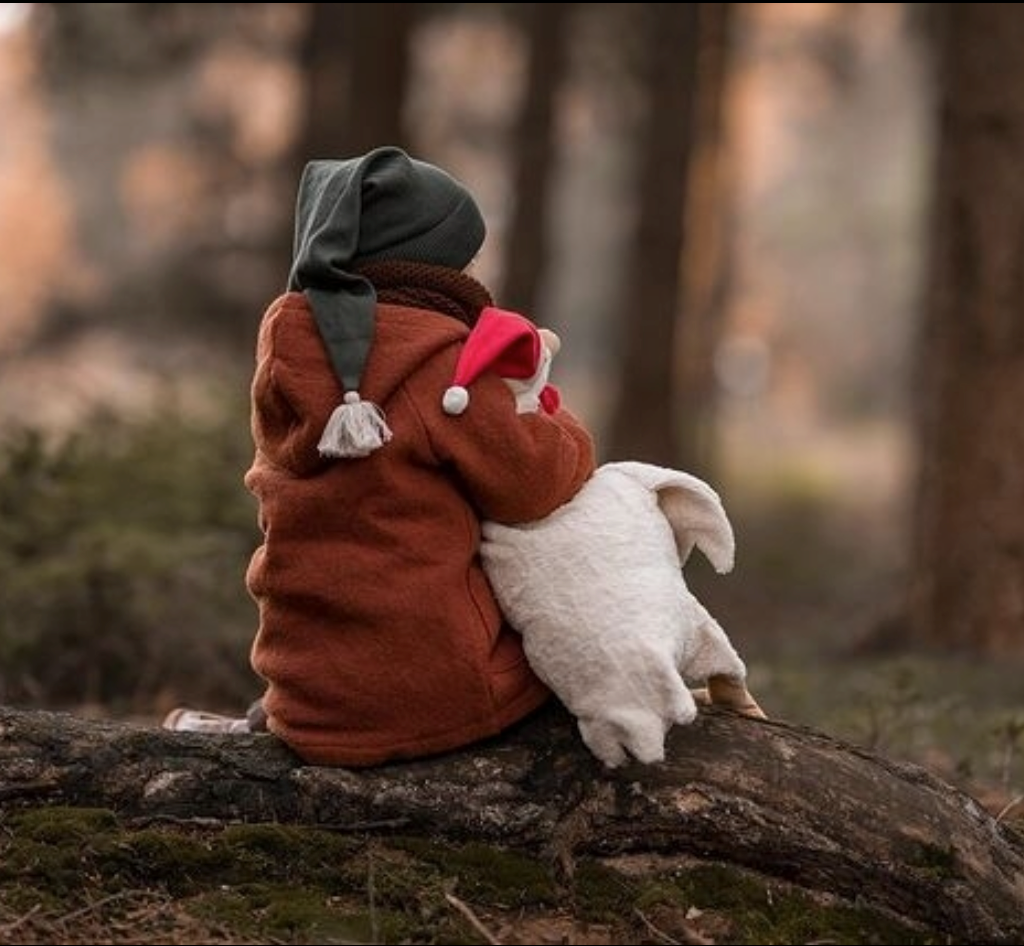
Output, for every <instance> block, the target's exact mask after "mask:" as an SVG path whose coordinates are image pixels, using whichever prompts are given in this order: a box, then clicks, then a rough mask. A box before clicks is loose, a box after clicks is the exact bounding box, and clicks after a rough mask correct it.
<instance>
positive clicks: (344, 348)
mask: <svg viewBox="0 0 1024 946" xmlns="http://www.w3.org/2000/svg"><path fill="white" fill-rule="evenodd" d="M485 234H486V228H485V225H484V220H483V216H482V215H481V213H480V209H479V207H478V206H477V204H476V201H475V200H474V199H473V197H472V195H471V194H470V193H469V191H468V190H466V188H465V187H464V186H463V185H462V184H461V183H459V182H458V181H457V180H456V179H455V178H454V177H452V176H451V175H450V174H448V173H447V172H445V171H443V170H441V169H440V168H438V167H435V166H434V165H432V164H428V163H427V162H425V161H418V160H416V159H415V158H410V157H409V155H407V154H406V153H405V152H404V151H402V150H401V149H400V148H395V147H382V148H377V149H375V150H373V151H371V152H369V153H368V154H366V155H364V156H363V157H360V158H352V159H348V160H340V161H310V162H309V163H308V164H307V165H306V168H305V170H304V171H303V174H302V179H301V181H300V183H299V195H298V205H297V210H296V218H295V257H294V261H293V263H292V268H291V273H290V274H289V277H288V288H289V289H290V290H296V291H302V292H304V293H305V294H306V297H307V299H308V300H309V303H310V306H311V307H312V310H313V315H314V318H315V319H316V324H317V328H318V329H319V332H320V336H321V338H322V339H323V342H324V345H325V347H326V348H327V353H328V355H329V357H330V361H331V364H332V366H333V367H334V371H335V373H336V374H337V376H338V379H339V380H340V381H341V384H342V386H343V388H344V391H345V397H344V402H343V404H342V405H341V406H340V407H339V410H337V411H335V413H334V415H332V418H331V420H330V421H329V422H328V425H327V429H326V430H325V432H324V438H323V439H322V440H321V444H320V450H321V452H322V453H324V454H325V455H327V456H365V455H366V454H367V453H370V452H372V450H374V449H376V448H377V447H379V446H380V445H381V444H382V443H383V442H385V441H386V440H388V439H390V431H388V430H387V425H386V424H385V423H384V419H383V415H382V414H381V412H380V409H379V408H378V407H377V406H376V405H373V404H370V403H369V402H365V401H362V400H361V399H360V396H359V385H360V382H361V380H362V373H363V367H364V365H365V363H366V358H367V355H368V354H369V351H370V346H371V344H372V342H373V332H374V314H375V311H376V303H377V299H376V294H375V293H374V290H373V286H372V285H371V284H370V283H369V282H368V281H367V280H366V279H364V278H363V277H362V276H358V275H356V274H355V273H353V272H352V268H353V266H354V265H356V264H358V263H364V262H370V261H373V260H406V261H410V262H418V263H429V264H431V265H434V266H447V267H449V268H451V269H458V270H462V269H465V268H466V266H468V265H469V263H470V262H472V260H473V258H474V257H475V256H476V255H477V253H478V252H479V251H480V247H481V246H482V245H483V241H484V236H485ZM345 408H351V410H347V411H346V410H344V409H345Z"/></svg>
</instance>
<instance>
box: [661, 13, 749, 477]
mask: <svg viewBox="0 0 1024 946" xmlns="http://www.w3.org/2000/svg"><path fill="white" fill-rule="evenodd" d="M735 15H736V4H734V3H702V4H700V46H699V51H698V58H697V114H696V122H695V140H694V148H693V158H692V170H691V175H690V184H689V199H688V205H689V216H688V219H687V221H686V257H685V278H684V286H683V300H684V301H683V313H684V316H683V319H682V324H681V325H680V329H679V331H680V342H679V346H678V348H679V357H680V359H681V362H680V369H679V383H678V388H677V391H676V394H675V402H676V404H678V405H679V418H678V427H679V460H680V462H681V464H682V466H683V467H684V468H685V469H687V470H690V471H692V472H695V473H698V474H699V475H703V476H705V477H707V478H710V479H714V478H715V470H714V466H715V458H714V440H713V435H714V427H715V407H716V405H717V399H716V385H715V375H714V355H715V349H716V348H717V347H718V342H719V340H720V338H721V334H722V326H723V320H724V316H725V307H726V304H727V301H728V296H729V291H730V281H731V276H732V267H731V255H732V247H733V237H734V229H735V227H734V214H733V212H732V211H733V208H732V191H733V183H734V182H733V167H732V154H731V151H730V147H729V142H728V141H727V140H726V127H725V125H726V120H725V108H726V101H725V99H726V95H727V86H728V79H729V71H730V64H731V55H730V54H731V45H732V26H733V20H734V17H735Z"/></svg>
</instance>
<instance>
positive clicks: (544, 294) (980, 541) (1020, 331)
mask: <svg viewBox="0 0 1024 946" xmlns="http://www.w3.org/2000/svg"><path fill="white" fill-rule="evenodd" d="M1022 48H1024V5H1021V4H996V3H974V4H961V3H947V4H927V3H923V4H922V3H752V4H743V3H674V4H669V3H632V4H628V5H627V4H617V3H593V4H588V3H545V4H540V3H538V4H533V3H516V4H497V3H493V4H492V3H476V4H429V3H426V4H424V3H376V4H361V3H360V4H349V3H341V4H337V3H334V4H326V3H323V4H321V3H311V4H305V3H288V4H285V3H204V4H186V3H90V4H80V3H59V4H56V3H34V4H28V3H3V4H0V701H3V702H6V703H10V704H19V705H31V706H38V707H43V708H56V707H60V708H73V709H75V710H76V711H81V712H96V713H102V714H107V715H123V716H128V715H131V716H133V717H141V718H152V719H154V720H156V719H159V717H160V715H161V714H162V713H163V712H164V711H166V709H168V708H169V707H170V706H171V705H173V704H175V703H178V702H181V701H186V702H191V703H194V704H200V705H203V706H205V707H207V708H210V709H219V710H229V711H233V710H236V709H238V708H240V707H242V706H244V705H245V704H246V703H247V702H248V700H249V699H250V698H251V697H252V696H253V695H254V694H255V693H256V692H257V681H256V680H255V679H254V678H253V676H252V674H251V671H250V670H249V666H248V648H249V643H250V640H251V636H252V633H253V629H254V625H255V609H254V607H253V605H252V602H251V601H249V599H248V598H247V596H246V594H245V590H244V584H243V574H244V570H245V567H246V565H247V563H248V556H249V554H250V553H251V551H252V549H253V548H254V546H255V544H256V541H257V536H256V532H255V511H254V506H253V504H252V502H251V500H250V497H249V496H248V494H247V493H245V491H244V488H243V486H242V474H243V473H244V471H245V469H246V467H247V465H248V462H249V459H250V454H251V441H250V439H249V428H248V383H249V375H250V371H251V367H252V351H253V343H254V338H255V332H256V328H257V324H258V320H259V318H260V316H261V315H262V312H263V309H264V308H265V306H266V305H267V304H268V303H269V301H270V300H271V299H272V298H273V296H274V295H275V294H276V293H278V292H279V291H280V290H281V289H282V288H283V285H284V281H285V278H286V276H287V272H288V269H289V261H290V251H291V236H292V234H291V225H292V209H293V206H294V194H295V188H296V185H297V182H298V177H299V173H300V171H301V168H302V166H303V164H304V162H305V161H306V160H308V159H310V158H312V157H340V156H349V155H353V154H356V153H359V152H361V151H363V150H366V149H368V148H370V147H373V146H376V145H378V144H382V143H394V144H400V145H403V146H405V147H406V148H408V149H409V150H410V151H411V152H412V153H414V154H416V155H417V156H419V157H423V158H425V159H428V160H432V161H435V162H437V163H439V164H441V165H442V166H445V167H447V168H448V169H449V170H451V171H452V172H453V173H455V174H456V175H457V176H459V177H460V178H462V179H463V180H464V181H465V182H466V183H467V184H469V186H470V187H471V189H472V190H473V191H474V192H475V193H476V194H477V196H478V198H479V200H480V203H481V205H482V207H483V209H484V212H485V216H486V217H487V219H488V221H489V227H490V229H489V237H488V242H487V244H486V246H485V249H484V254H483V258H482V260H481V269H480V275H481V277H482V279H483V281H484V282H486V283H487V284H488V285H489V286H490V287H491V288H492V290H493V291H494V293H495V295H496V298H497V299H498V302H499V304H502V305H504V306H506V307H510V308H519V309H520V310H521V311H524V312H526V313H527V314H529V315H531V316H532V317H533V318H534V319H536V320H537V321H538V322H539V323H541V324H545V325H548V326H550V327H552V328H554V329H556V330H557V331H558V332H559V333H560V334H561V335H562V339H563V349H562V353H561V354H560V356H559V359H558V361H557V363H556V367H555V380H556V381H557V383H558V384H559V386H560V387H561V389H562V391H563V396H564V398H565V400H566V401H567V402H568V403H569V404H570V405H571V406H574V407H575V409H576V410H577V412H578V413H580V414H581V415H582V416H583V417H584V418H585V419H586V420H587V421H588V422H589V423H590V424H591V425H592V426H593V428H594V430H595V433H596V435H597V439H598V444H599V449H600V452H601V455H602V459H605V460H613V459H644V460H649V461H651V462H657V463H661V464H663V465H668V466H676V467H680V468H683V469H687V470H690V471H691V472H694V473H697V474H698V475H701V476H704V477H705V478H707V479H708V480H710V481H711V482H712V483H713V485H714V486H715V487H716V488H717V489H718V491H719V492H720V493H721V495H722V497H723V500H724V501H725V504H726V508H727V510H728V511H729V512H730V514H731V517H732V520H733V524H734V527H735V530H736V533H737V542H738V551H737V567H736V569H735V571H734V572H733V573H732V574H730V575H728V576H725V577H723V576H715V575H711V574H710V570H709V569H707V568H706V567H705V566H704V563H703V562H694V563H693V564H692V565H691V566H689V567H688V575H690V576H692V578H691V580H692V583H693V584H694V586H695V588H697V589H698V593H699V594H700V595H701V596H702V598H703V599H704V600H705V602H706V603H707V604H708V606H709V608H710V610H711V611H712V612H713V613H715V614H716V616H717V617H718V618H719V619H720V621H721V622H722V623H723V625H724V626H725V627H726V629H727V631H728V632H729V633H730V634H731V636H732V638H733V640H734V642H735V643H736V645H737V647H738V648H739V650H740V652H741V653H742V654H743V655H744V657H745V658H746V659H747V662H748V665H749V667H750V672H751V682H752V689H753V690H754V692H755V694H756V695H757V696H758V699H759V701H760V702H761V703H762V705H763V706H765V708H766V709H767V711H768V712H769V714H771V715H775V716H778V717H781V718H786V719H789V720H791V721H794V722H800V723H806V724H808V725H812V726H815V727H818V728H821V729H824V730H826V731H829V732H831V733H833V734H836V735H839V736H845V737H847V738H850V739H853V740H857V741H860V742H863V743H865V744H868V745H870V746H871V747H873V748H876V749H881V750H883V751H887V752H890V753H892V754H896V755H900V756H903V757H906V758H910V759H913V760H916V761H919V762H922V763H924V764H927V765H929V766H931V767H933V768H935V769H937V770H938V771H940V772H941V773H942V774H944V775H946V776H948V777H950V778H954V779H957V780H959V781H961V782H963V783H965V784H967V785H968V786H969V787H971V788H972V789H973V790H975V791H976V792H978V793H979V794H982V795H983V796H984V797H985V798H986V800H988V799H990V800H991V803H992V804H993V805H994V806H996V807H998V808H1000V810H1008V809H1009V808H1011V807H1016V806H1017V805H1018V804H1019V802H1020V800H1021V792H1022V791H1024V788H1022V786H1024V762H1022V760H1021V754H1022V752H1024V745H1022V739H1024V683H1022V682H1021V681H1022V680H1024V676H1022V675H1021V672H1020V671H1021V669H1022V668H1024V425H1021V423H1020V410H1021V408H1020V405H1021V404H1024V175H1022V174H1021V173H1020V168H1021V167H1024V57H1021V56H1020V50H1021V49H1022Z"/></svg>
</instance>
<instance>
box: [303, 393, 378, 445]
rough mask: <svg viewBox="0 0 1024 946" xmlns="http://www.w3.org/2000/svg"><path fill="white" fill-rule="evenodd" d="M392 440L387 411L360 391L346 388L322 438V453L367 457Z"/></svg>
mask: <svg viewBox="0 0 1024 946" xmlns="http://www.w3.org/2000/svg"><path fill="white" fill-rule="evenodd" d="M390 439H391V428H390V427H388V425H387V421H386V420H385V419H384V412H383V411H382V410H381V409H380V408H379V407H378V406H377V405H376V404H374V403H373V402H372V401H364V400H362V399H361V398H360V397H359V393H358V392H357V391H346V392H345V399H344V400H343V401H342V403H341V404H339V405H338V406H337V407H336V408H335V409H334V412H333V413H332V414H331V416H330V419H329V420H328V421H327V426H326V427H324V432H323V434H322V435H321V437H320V444H319V449H320V454H321V456H325V457H365V456H369V455H370V454H371V453H373V451H374V450H377V449H378V448H379V447H382V446H383V445H384V444H386V443H387V442H388V441H389V440H390Z"/></svg>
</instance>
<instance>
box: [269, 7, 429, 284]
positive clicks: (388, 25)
mask: <svg viewBox="0 0 1024 946" xmlns="http://www.w3.org/2000/svg"><path fill="white" fill-rule="evenodd" d="M419 13H420V11H419V9H418V5H417V4H415V3H311V4H309V15H308V19H307V23H306V29H305V33H304V36H303V42H302V44H301V48H300V50H299V55H298V68H299V70H300V84H301V87H302V91H301V93H300V94H301V96H302V100H303V105H302V107H301V109H300V114H299V127H298V131H297V134H296V139H295V144H294V147H293V149H292V152H291V160H290V161H289V166H290V172H289V178H290V187H291V193H292V194H294V193H295V192H296V190H297V188H298V183H299V178H300V177H301V176H302V170H303V168H304V167H305V166H306V162H307V161H311V160H315V159H318V158H346V157H353V156H355V155H358V154H362V153H364V152H366V151H370V150H371V149H373V148H375V147H377V146H379V145H385V144H389V145H398V146H399V147H401V148H406V149H411V144H410V141H409V133H408V130H407V128H406V123H405V120H404V106H405V95H406V87H407V84H408V81H409V73H410V68H411V56H410V43H411V40H412V35H413V31H414V29H415V27H416V23H417V18H418V16H419ZM293 232H294V220H292V219H291V217H290V216H289V218H288V219H286V220H283V221H282V223H281V228H280V231H279V234H278V241H277V242H278V247H279V249H278V253H277V255H278V257H279V259H280V262H279V264H278V269H279V271H280V272H282V273H287V272H288V268H289V263H290V260H291V255H292V239H293Z"/></svg>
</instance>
